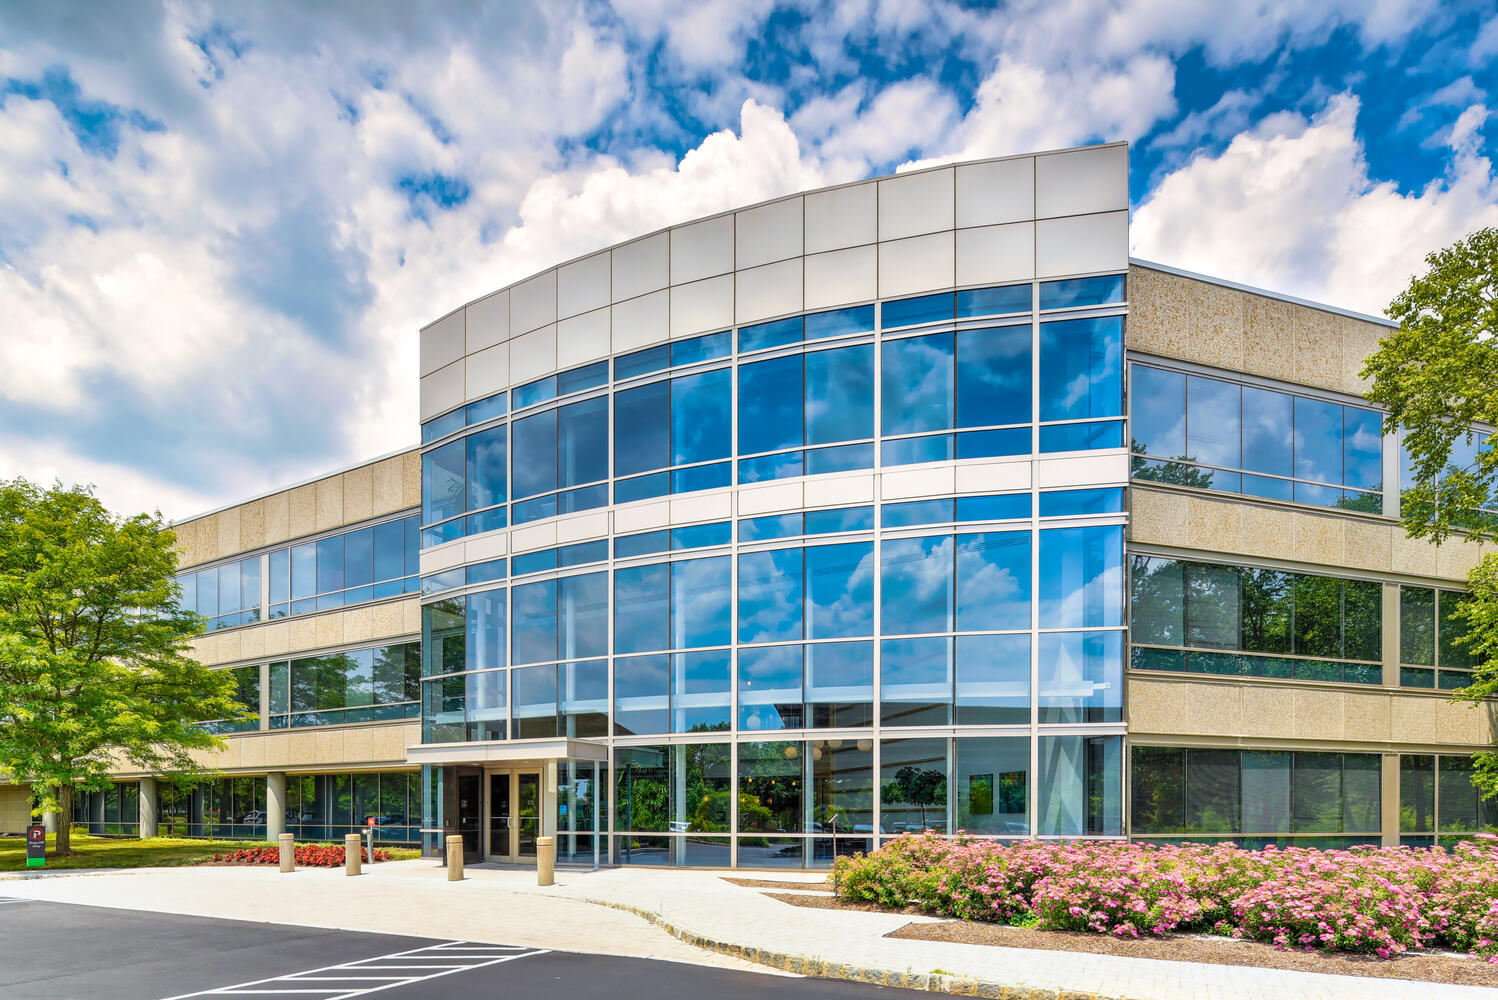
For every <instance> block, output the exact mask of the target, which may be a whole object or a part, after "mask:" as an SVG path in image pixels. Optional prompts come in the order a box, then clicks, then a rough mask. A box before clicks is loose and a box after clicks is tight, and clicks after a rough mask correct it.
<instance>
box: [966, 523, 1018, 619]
mask: <svg viewBox="0 0 1498 1000" xmlns="http://www.w3.org/2000/svg"><path fill="white" fill-rule="evenodd" d="M1029 627H1030V533H1029V532H1028V531H986V532H982V533H979V534H972V535H958V536H957V631H959V632H987V631H994V630H999V629H1027V628H1029Z"/></svg>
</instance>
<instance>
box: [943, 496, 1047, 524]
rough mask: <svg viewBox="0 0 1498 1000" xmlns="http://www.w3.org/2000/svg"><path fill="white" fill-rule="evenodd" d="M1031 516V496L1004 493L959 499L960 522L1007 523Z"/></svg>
mask: <svg viewBox="0 0 1498 1000" xmlns="http://www.w3.org/2000/svg"><path fill="white" fill-rule="evenodd" d="M1029 516H1030V494H1028V493H1004V494H1000V495H999V496H991V497H958V498H957V520H959V521H1007V520H1009V519H1010V518H1015V517H1029Z"/></svg>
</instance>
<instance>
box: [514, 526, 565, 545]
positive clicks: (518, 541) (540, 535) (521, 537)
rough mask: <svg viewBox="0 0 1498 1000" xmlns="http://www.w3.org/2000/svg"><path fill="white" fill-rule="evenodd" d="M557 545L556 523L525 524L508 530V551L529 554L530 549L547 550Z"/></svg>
mask: <svg viewBox="0 0 1498 1000" xmlns="http://www.w3.org/2000/svg"><path fill="white" fill-rule="evenodd" d="M556 543H557V523H556V522H555V521H543V522H542V523H540V524H525V525H521V526H520V527H518V528H511V529H510V551H512V552H529V551H531V550H532V549H549V548H551V547H552V546H553V545H555V544H556Z"/></svg>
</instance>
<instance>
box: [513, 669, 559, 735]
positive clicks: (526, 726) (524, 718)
mask: <svg viewBox="0 0 1498 1000" xmlns="http://www.w3.org/2000/svg"><path fill="white" fill-rule="evenodd" d="M510 686H511V687H512V688H513V689H514V695H515V697H514V701H515V704H514V705H513V706H512V713H511V714H512V715H513V716H514V718H515V737H516V739H538V738H545V737H550V736H555V735H556V734H557V668H556V667H554V666H549V665H548V666H544V667H524V668H522V669H520V670H512V671H510Z"/></svg>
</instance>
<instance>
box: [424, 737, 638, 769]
mask: <svg viewBox="0 0 1498 1000" xmlns="http://www.w3.org/2000/svg"><path fill="white" fill-rule="evenodd" d="M608 753H609V751H608V747H606V746H605V745H604V744H602V743H594V742H593V741H592V740H574V739H568V738H567V737H559V738H556V739H550V740H505V741H503V742H496V741H478V742H473V743H423V744H421V745H420V746H414V747H407V748H406V763H408V764H431V765H434V766H441V765H444V764H472V765H484V764H507V765H512V764H521V763H527V762H537V763H541V762H545V761H562V760H587V761H600V762H601V761H606V760H608Z"/></svg>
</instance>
